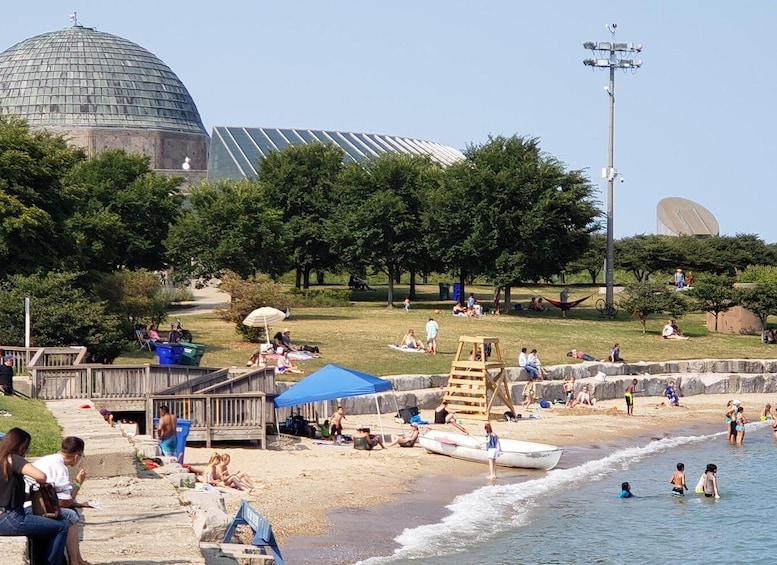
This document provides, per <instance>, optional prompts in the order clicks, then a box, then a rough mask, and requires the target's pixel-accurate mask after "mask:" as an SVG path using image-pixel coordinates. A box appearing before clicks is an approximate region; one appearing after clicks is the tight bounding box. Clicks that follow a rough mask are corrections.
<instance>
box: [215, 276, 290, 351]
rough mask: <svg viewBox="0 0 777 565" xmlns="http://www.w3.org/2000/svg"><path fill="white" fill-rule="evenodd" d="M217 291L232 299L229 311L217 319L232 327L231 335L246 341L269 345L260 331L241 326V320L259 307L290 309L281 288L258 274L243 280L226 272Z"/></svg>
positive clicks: (226, 310)
mask: <svg viewBox="0 0 777 565" xmlns="http://www.w3.org/2000/svg"><path fill="white" fill-rule="evenodd" d="M219 290H222V291H224V292H226V293H227V294H229V296H231V297H232V300H231V302H230V304H229V308H227V309H225V310H220V311H219V312H218V313H219V316H220V317H221V318H222V319H224V320H226V321H228V322H232V323H234V324H235V331H236V332H237V333H238V334H240V335H241V336H243V339H245V340H246V341H252V342H259V341H265V340H267V341H269V336H267V335H265V331H264V328H252V327H249V326H245V325H243V320H245V318H246V316H248V315H249V314H250V313H251V312H252V311H254V310H256V309H257V308H261V307H262V306H271V307H273V308H283V309H285V308H287V307H288V306H289V305H290V304H289V298H288V295H287V294H286V292H285V290H284V288H283V285H281V284H280V283H277V282H275V281H273V280H272V279H270V278H269V277H267V276H265V275H262V274H257V275H254V276H251V277H249V278H248V279H243V278H241V277H240V276H238V275H237V274H236V273H232V272H226V273H224V276H223V277H222V279H221V284H220V285H219Z"/></svg>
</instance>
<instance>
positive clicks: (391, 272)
mask: <svg viewBox="0 0 777 565" xmlns="http://www.w3.org/2000/svg"><path fill="white" fill-rule="evenodd" d="M387 302H388V307H389V308H393V307H394V267H391V266H390V267H388V298H387Z"/></svg>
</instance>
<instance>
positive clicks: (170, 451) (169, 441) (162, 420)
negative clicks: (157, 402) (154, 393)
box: [156, 404, 178, 457]
mask: <svg viewBox="0 0 777 565" xmlns="http://www.w3.org/2000/svg"><path fill="white" fill-rule="evenodd" d="M177 425H178V419H177V418H176V417H175V414H171V413H170V409H169V408H168V407H167V405H166V404H163V405H162V406H160V407H159V427H158V428H157V430H156V433H157V439H158V440H159V449H160V450H161V451H162V455H167V456H170V457H178V454H177V453H176V451H177V447H178V438H177V437H176V427H177Z"/></svg>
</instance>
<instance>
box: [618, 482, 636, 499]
mask: <svg viewBox="0 0 777 565" xmlns="http://www.w3.org/2000/svg"><path fill="white" fill-rule="evenodd" d="M632 496H634V495H633V494H632V492H631V485H630V484H629V483H621V491H620V493H619V494H618V498H631V497H632Z"/></svg>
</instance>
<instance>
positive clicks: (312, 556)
mask: <svg viewBox="0 0 777 565" xmlns="http://www.w3.org/2000/svg"><path fill="white" fill-rule="evenodd" d="M731 398H732V396H731V395H698V396H691V397H684V398H682V399H681V406H680V407H678V408H669V407H666V406H665V405H663V406H662V402H665V399H663V398H662V397H639V396H638V397H637V398H636V401H635V415H634V416H632V417H629V416H626V414H625V410H624V408H625V404H624V401H623V399H619V400H609V401H603V402H600V403H599V404H598V405H597V407H596V408H595V409H567V408H562V407H556V408H553V409H547V410H541V411H538V412H535V414H537V415H538V416H539V418H536V419H529V418H524V419H523V420H522V421H520V422H494V421H492V425H493V426H494V430H495V432H496V433H497V434H499V435H500V437H504V438H514V439H521V440H526V441H540V442H544V443H552V444H555V445H560V446H564V447H566V448H567V449H566V451H565V454H564V456H563V457H562V459H561V462H560V464H559V466H560V467H562V468H569V467H570V466H575V465H579V464H581V463H583V462H584V461H586V460H590V459H597V458H600V457H604V456H606V455H607V454H608V453H611V452H612V451H613V450H615V449H618V448H621V447H625V446H629V445H645V444H646V443H649V442H650V441H651V440H655V439H661V438H663V437H671V436H678V435H700V434H706V433H711V432H716V431H723V430H724V415H723V413H724V410H725V405H726V402H727V400H730V399H731ZM737 398H739V399H740V400H741V401H742V403H743V405H744V406H745V407H746V415H747V417H748V419H749V421H751V422H753V421H758V416H759V414H760V410H761V408H763V406H764V404H766V403H771V404H772V405H775V403H774V402H773V400H774V398H775V395H774V394H741V395H738V396H737ZM426 412H428V413H426ZM421 416H422V417H423V418H427V419H432V418H431V411H422V414H421ZM356 418H357V417H353V418H349V419H348V420H346V426H345V427H346V433H348V432H349V431H350V430H353V429H355V428H356V426H357V425H359V426H362V425H366V426H371V427H373V429H376V428H377V425H376V424H377V417H376V416H372V417H370V416H363V415H360V416H358V423H356ZM387 420H388V425H387ZM383 422H384V428H386V429H385V431H386V433H399V432H401V431H407V430H408V426H406V425H405V426H403V425H400V424H395V423H394V422H393V421H392V420H391V415H387V416H384V417H383ZM462 423H463V424H464V426H465V427H466V428H467V429H468V430H469V431H470V432H471V433H472V434H473V435H481V433H482V427H483V423H484V422H482V421H477V420H466V419H464V420H462ZM271 447H272V448H271V449H267V450H256V449H245V448H238V447H227V448H226V449H223V450H225V451H228V452H229V453H230V455H232V464H231V467H232V468H233V469H239V470H242V471H246V472H248V473H249V474H250V475H251V476H252V477H253V478H254V481H255V482H256V483H257V485H258V487H259V488H257V489H256V490H255V491H254V492H252V493H250V494H246V493H229V494H227V495H226V497H225V498H226V502H227V510H228V513H231V512H234V510H235V509H236V508H237V505H238V504H239V501H240V498H241V497H242V498H246V499H247V500H248V501H249V502H250V503H251V504H252V505H253V506H254V507H255V508H256V509H257V510H259V511H260V512H261V513H262V514H263V515H264V516H265V517H267V518H268V519H269V520H270V521H271V523H272V525H273V529H274V531H275V533H276V536H277V537H278V540H279V544H280V546H281V548H282V549H285V550H286V551H287V552H288V554H289V556H291V557H292V562H294V563H314V562H317V563H320V562H322V561H321V559H322V555H325V558H323V559H324V561H325V562H328V563H353V562H355V561H357V560H359V559H364V558H366V557H369V556H374V555H387V554H390V553H391V552H392V551H393V548H394V547H395V546H396V544H395V542H394V541H393V540H394V538H395V537H396V536H397V535H398V534H399V533H401V531H402V530H403V529H404V528H406V527H412V526H417V525H420V524H423V523H429V522H430V521H432V522H433V521H439V520H440V519H441V518H442V517H443V516H444V515H445V514H446V513H447V511H446V509H445V506H446V505H447V504H449V503H450V502H451V501H452V500H453V498H454V497H455V496H456V495H458V494H463V493H465V492H470V491H472V490H474V489H475V488H478V487H479V486H484V485H486V484H489V483H488V481H487V480H486V478H485V477H486V474H487V469H486V468H485V467H484V466H483V465H480V464H475V463H469V462H465V461H458V460H455V459H452V458H449V457H443V456H439V455H433V454H429V453H426V451H425V450H423V449H421V448H418V447H415V448H410V449H403V448H399V447H392V448H389V449H386V450H381V449H380V448H377V449H376V450H374V451H371V452H364V451H359V450H354V449H352V448H350V447H337V446H332V445H328V444H321V443H316V442H314V441H313V440H309V439H299V440H298V441H294V442H292V443H288V444H286V445H283V446H282V447H281V448H280V449H278V448H277V447H276V446H271ZM221 450H222V449H221V448H219V451H221ZM213 451H214V450H213V449H205V448H192V447H187V457H186V460H187V463H190V464H193V465H195V466H196V467H198V466H201V464H202V462H203V461H207V457H208V456H209V455H210V453H212V452H213ZM539 474H541V472H535V471H527V470H522V469H505V468H500V469H499V475H500V477H499V479H498V480H497V484H499V483H502V484H505V483H513V482H519V481H522V480H526V479H527V478H532V477H534V476H539Z"/></svg>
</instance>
